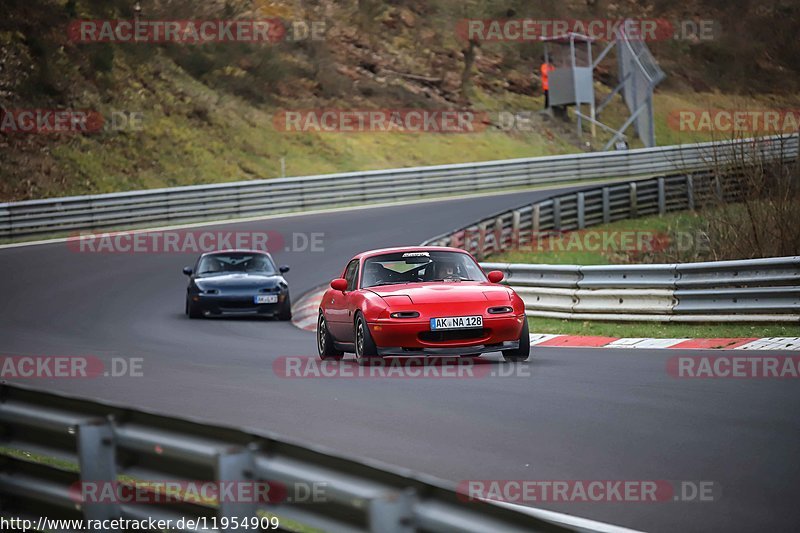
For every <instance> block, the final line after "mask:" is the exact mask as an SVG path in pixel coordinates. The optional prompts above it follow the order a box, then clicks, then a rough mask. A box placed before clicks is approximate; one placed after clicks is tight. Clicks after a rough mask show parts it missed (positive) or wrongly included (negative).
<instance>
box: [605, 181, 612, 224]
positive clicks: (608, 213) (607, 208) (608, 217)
mask: <svg viewBox="0 0 800 533" xmlns="http://www.w3.org/2000/svg"><path fill="white" fill-rule="evenodd" d="M609 222H611V190H610V189H609V188H608V187H603V224H608V223H609Z"/></svg>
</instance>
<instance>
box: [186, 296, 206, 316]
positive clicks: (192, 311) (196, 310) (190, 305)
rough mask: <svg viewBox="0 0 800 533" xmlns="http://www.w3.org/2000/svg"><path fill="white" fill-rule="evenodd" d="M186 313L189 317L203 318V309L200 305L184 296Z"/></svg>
mask: <svg viewBox="0 0 800 533" xmlns="http://www.w3.org/2000/svg"><path fill="white" fill-rule="evenodd" d="M186 314H187V315H189V318H203V311H202V310H201V309H200V306H199V305H197V303H195V302H193V301H192V300H191V299H190V298H189V297H188V296H187V297H186Z"/></svg>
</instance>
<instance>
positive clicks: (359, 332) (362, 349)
mask: <svg viewBox="0 0 800 533" xmlns="http://www.w3.org/2000/svg"><path fill="white" fill-rule="evenodd" d="M354 327H355V332H354V333H355V334H354V335H353V337H354V338H355V345H356V348H355V349H356V361H358V364H359V365H369V364H370V363H372V362H373V361H375V360H376V359H377V358H378V348H377V346H375V341H374V340H373V339H372V334H371V333H370V332H369V326H367V321H366V320H364V316H363V315H362V314H361V313H356V321H355V324H354Z"/></svg>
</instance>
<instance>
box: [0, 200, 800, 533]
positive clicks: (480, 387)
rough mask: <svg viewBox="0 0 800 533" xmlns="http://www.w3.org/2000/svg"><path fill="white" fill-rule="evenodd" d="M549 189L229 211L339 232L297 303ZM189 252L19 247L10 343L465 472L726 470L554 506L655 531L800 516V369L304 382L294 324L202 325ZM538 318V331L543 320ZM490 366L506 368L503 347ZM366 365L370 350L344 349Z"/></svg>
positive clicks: (364, 449) (298, 257)
mask: <svg viewBox="0 0 800 533" xmlns="http://www.w3.org/2000/svg"><path fill="white" fill-rule="evenodd" d="M548 194H551V193H549V192H516V193H513V194H506V195H498V196H491V197H484V198H471V199H455V200H447V201H438V202H431V203H422V204H416V205H402V206H392V207H383V208H379V209H361V210H359V209H351V210H347V211H340V212H330V213H322V214H310V215H304V216H292V217H283V218H273V219H268V220H263V221H258V222H247V223H238V224H233V225H225V226H224V227H223V228H220V229H224V230H226V231H275V232H279V233H281V234H282V235H284V236H286V239H287V241H288V240H289V239H290V236H291V234H292V233H312V232H324V233H325V238H324V241H323V246H324V251H322V252H311V251H304V252H286V251H278V252H277V253H275V257H276V261H277V262H278V263H279V264H282V263H288V264H290V265H291V267H292V270H291V272H290V273H289V274H288V279H289V280H290V283H291V285H292V291H293V294H294V297H295V298H298V297H299V296H300V295H301V294H302V293H303V292H304V291H306V290H309V289H311V288H312V287H315V286H318V285H320V284H322V283H325V282H326V281H328V280H330V279H331V278H333V277H336V276H337V275H338V274H339V273H340V271H341V269H342V268H343V266H344V265H345V262H346V261H347V259H349V258H350V256H351V255H353V254H355V253H357V252H360V251H362V250H365V249H370V248H376V247H383V246H395V245H414V244H418V243H419V242H421V241H422V240H424V239H426V238H428V237H431V236H433V235H436V234H438V233H440V232H442V231H445V230H448V229H451V228H453V227H456V226H459V225H462V224H464V223H468V222H471V221H473V220H475V219H477V218H479V217H481V216H485V215H489V214H491V213H493V212H496V211H499V210H501V209H503V208H506V207H511V206H514V205H522V204H524V203H525V202H528V201H532V200H534V199H538V198H541V197H543V196H545V195H548ZM194 259H195V257H194V256H189V255H185V254H176V253H166V254H98V253H77V252H75V251H73V250H71V249H69V248H68V246H67V245H66V244H65V243H54V244H46V245H37V246H26V247H19V248H9V249H3V250H0V294H2V297H0V355H5V356H8V355H95V356H98V357H101V358H103V359H109V358H112V357H141V358H143V372H144V376H143V377H124V378H102V377H101V378H96V379H65V380H36V382H35V383H32V382H31V380H28V382H27V383H28V384H33V385H36V386H41V387H42V388H45V389H49V390H58V391H65V392H69V393H72V394H76V395H80V396H84V397H95V398H102V399H106V400H112V401H114V402H118V403H123V404H127V405H130V406H133V407H141V408H145V409H149V410H157V411H160V412H163V413H165V414H174V415H189V416H194V417H200V418H203V419H207V420H209V421H214V422H219V423H225V424H229V425H243V426H249V427H256V428H261V429H266V430H270V431H274V432H277V433H279V434H282V435H285V436H287V437H290V438H292V439H300V440H302V441H309V442H314V443H317V444H320V445H324V446H327V447H329V448H332V449H334V450H337V451H339V452H343V453H345V454H348V455H351V456H357V457H365V458H371V459H378V460H382V461H385V462H387V463H391V464H395V465H399V466H402V467H408V468H411V469H413V470H416V471H419V472H424V473H428V474H432V475H435V476H438V477H440V478H445V479H449V480H452V481H456V482H458V481H460V480H465V479H530V480H693V481H701V480H703V481H712V482H714V484H715V486H716V487H717V489H718V492H719V493H718V494H717V496H718V498H717V500H716V501H713V502H702V503H700V502H692V503H676V502H661V503H613V504H609V503H582V504H575V503H540V504H537V505H536V506H537V507H542V508H546V509H551V510H555V511H560V512H564V513H568V514H574V515H577V516H582V517H586V518H592V519H596V520H601V521H605V522H610V523H613V524H617V525H622V526H627V527H632V528H637V529H644V530H647V531H712V530H713V531H790V530H796V528H797V524H800V506H798V505H797V496H798V487H800V461H798V460H797V451H798V450H800V418H799V417H798V407H799V406H800V388H799V387H798V382H797V380H788V379H787V380H679V379H675V378H672V377H670V376H669V375H668V374H667V372H666V360H667V358H669V357H671V356H673V355H675V352H674V351H672V352H669V351H658V350H652V351H650V350H635V351H634V350H610V349H604V350H592V349H566V348H550V349H547V348H539V349H535V350H534V352H533V357H532V359H531V361H530V362H529V363H528V364H527V370H528V371H529V372H528V373H529V375H527V376H525V375H522V376H514V377H502V376H488V377H481V378H469V379H286V378H283V377H280V376H278V375H276V374H275V373H274V371H273V367H272V363H273V362H274V361H275V360H276V359H277V358H279V357H281V356H296V355H306V356H315V355H316V347H315V341H314V336H313V334H311V333H309V332H306V331H301V330H298V329H296V328H295V327H293V326H292V325H291V324H289V323H280V322H269V321H259V320H189V319H188V318H186V317H185V316H184V314H183V310H184V307H183V306H184V293H185V286H186V278H185V276H184V275H183V274H182V273H181V268H182V267H183V266H185V265H189V264H192V263H193V262H194ZM532 331H535V327H534V328H532ZM489 359H491V360H490V361H489V362H488V363H487V364H488V365H490V367H491V368H492V371H493V372H499V371H500V368H501V366H502V365H501V364H500V363H499V361H498V358H497V357H490V358H489ZM343 364H351V363H343Z"/></svg>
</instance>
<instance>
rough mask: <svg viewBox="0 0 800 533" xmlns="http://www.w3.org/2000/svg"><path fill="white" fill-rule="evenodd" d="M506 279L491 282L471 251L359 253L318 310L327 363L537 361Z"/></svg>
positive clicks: (493, 275) (498, 276)
mask: <svg viewBox="0 0 800 533" xmlns="http://www.w3.org/2000/svg"><path fill="white" fill-rule="evenodd" d="M502 279H503V273H502V272H500V271H492V272H490V273H489V275H488V277H487V276H486V275H485V274H484V273H483V270H481V267H480V266H479V265H478V263H477V261H475V259H474V258H473V257H472V256H471V255H470V254H469V253H467V252H465V251H464V250H459V249H457V248H445V247H432V246H431V247H428V246H425V247H414V248H387V249H383V250H373V251H371V252H364V253H361V254H358V255H357V256H355V257H354V258H353V259H351V260H350V262H349V263H348V264H347V266H346V267H345V269H344V272H343V273H342V277H341V278H337V279H335V280H333V281H331V287H330V289H328V290H327V291H326V292H325V296H324V297H323V298H322V303H321V304H320V308H319V318H318V320H317V348H318V349H319V356H320V358H322V359H340V358H342V357H343V355H344V352H354V353H355V354H356V359H357V360H358V362H359V363H360V364H365V363H368V362H369V361H370V360H371V358H375V357H380V356H387V355H391V356H397V355H400V356H403V355H410V356H420V355H435V356H476V355H480V354H482V353H486V352H497V351H500V352H502V353H503V357H504V358H505V359H506V360H507V361H525V360H527V359H528V356H529V354H530V341H529V337H528V321H527V319H526V318H525V304H524V303H523V302H522V299H521V298H520V297H519V296H517V294H516V293H515V292H514V291H513V290H512V289H511V288H509V287H506V286H503V285H498V283H499V282H500V281H502Z"/></svg>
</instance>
